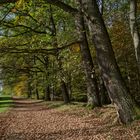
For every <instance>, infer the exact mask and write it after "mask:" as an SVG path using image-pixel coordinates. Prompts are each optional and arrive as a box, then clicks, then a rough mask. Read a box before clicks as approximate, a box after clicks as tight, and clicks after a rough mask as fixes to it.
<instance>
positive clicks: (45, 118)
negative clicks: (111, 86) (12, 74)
mask: <svg viewBox="0 0 140 140" xmlns="http://www.w3.org/2000/svg"><path fill="white" fill-rule="evenodd" d="M104 111H112V112H110V113H108V114H106V113H104ZM110 114H111V115H110ZM115 117H116V114H115V113H114V111H113V109H112V110H111V109H109V110H108V109H107V108H104V109H95V110H94V111H87V109H85V108H81V107H79V108H78V107H75V108H72V109H68V110H67V109H57V108H53V109H50V108H48V107H47V106H46V105H45V104H44V103H43V102H42V101H31V100H24V99H22V100H21V99H20V100H19V99H15V104H14V108H13V109H12V110H11V111H10V112H8V113H5V114H0V140H140V121H137V122H134V123H133V124H132V125H130V126H127V127H126V126H122V125H120V124H117V123H116V122H115V121H114V119H115Z"/></svg>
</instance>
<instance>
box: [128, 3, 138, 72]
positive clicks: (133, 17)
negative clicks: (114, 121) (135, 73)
mask: <svg viewBox="0 0 140 140" xmlns="http://www.w3.org/2000/svg"><path fill="white" fill-rule="evenodd" d="M130 29H131V35H132V39H133V44H134V48H135V56H136V60H137V65H138V69H139V74H140V34H139V29H138V23H137V0H130Z"/></svg>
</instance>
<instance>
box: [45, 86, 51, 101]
mask: <svg viewBox="0 0 140 140" xmlns="http://www.w3.org/2000/svg"><path fill="white" fill-rule="evenodd" d="M50 100H51V97H50V87H49V85H48V86H47V87H46V90H45V101H50Z"/></svg>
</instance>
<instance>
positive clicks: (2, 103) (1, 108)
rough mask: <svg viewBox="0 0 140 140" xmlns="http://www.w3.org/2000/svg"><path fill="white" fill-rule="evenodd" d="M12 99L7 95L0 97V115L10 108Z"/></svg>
mask: <svg viewBox="0 0 140 140" xmlns="http://www.w3.org/2000/svg"><path fill="white" fill-rule="evenodd" d="M12 103H13V101H12V97H11V96H9V95H0V113H1V112H6V111H7V110H8V109H9V108H10V107H11V106H12Z"/></svg>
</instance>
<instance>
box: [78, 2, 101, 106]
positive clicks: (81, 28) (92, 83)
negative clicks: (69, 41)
mask: <svg viewBox="0 0 140 140" xmlns="http://www.w3.org/2000/svg"><path fill="white" fill-rule="evenodd" d="M77 4H78V7H79V14H77V17H76V26H77V31H78V33H79V39H80V41H81V43H80V48H81V49H80V50H81V55H82V60H83V66H84V71H85V75H86V80H87V98H88V106H91V107H95V106H101V100H100V95H99V88H98V83H97V79H96V74H95V68H94V64H93V61H92V57H91V53H90V50H89V45H88V40H87V36H86V29H85V24H84V16H83V14H82V9H81V1H80V0H77Z"/></svg>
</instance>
